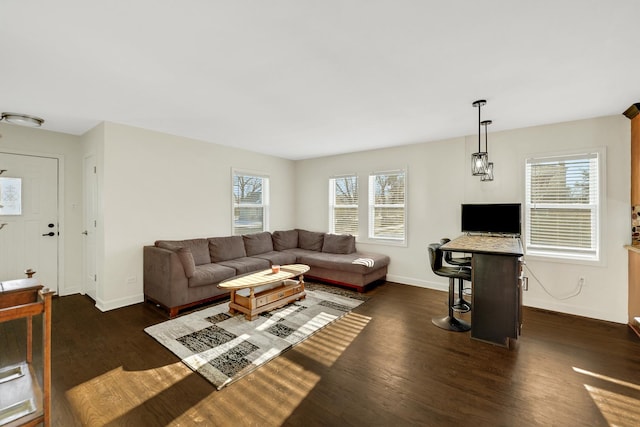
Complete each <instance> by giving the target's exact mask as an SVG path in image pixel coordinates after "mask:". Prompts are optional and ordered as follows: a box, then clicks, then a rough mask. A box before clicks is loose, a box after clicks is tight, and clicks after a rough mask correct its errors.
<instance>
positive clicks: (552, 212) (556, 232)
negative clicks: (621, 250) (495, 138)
mask: <svg viewBox="0 0 640 427" xmlns="http://www.w3.org/2000/svg"><path fill="white" fill-rule="evenodd" d="M599 160H600V156H599V153H585V154H576V155H570V156H560V157H545V158H531V159H527V165H526V203H525V218H526V219H525V230H526V246H527V253H531V254H538V255H547V256H554V257H563V258H578V259H580V258H581V259H589V260H597V259H598V236H599V224H600V218H599V212H600V194H599V188H600V171H599V166H600V165H599Z"/></svg>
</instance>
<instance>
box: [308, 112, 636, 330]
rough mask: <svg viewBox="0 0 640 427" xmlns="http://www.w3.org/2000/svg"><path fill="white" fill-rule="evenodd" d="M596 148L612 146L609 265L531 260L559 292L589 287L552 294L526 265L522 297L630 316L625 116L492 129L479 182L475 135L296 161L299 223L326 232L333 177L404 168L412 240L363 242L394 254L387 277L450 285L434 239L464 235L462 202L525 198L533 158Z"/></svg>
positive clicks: (594, 313) (587, 312)
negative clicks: (436, 265) (488, 174)
mask: <svg viewBox="0 0 640 427" xmlns="http://www.w3.org/2000/svg"><path fill="white" fill-rule="evenodd" d="M598 146H604V147H606V157H607V176H606V183H607V202H606V211H607V214H606V219H605V222H604V227H605V232H604V233H603V236H604V239H603V240H604V241H603V257H604V263H603V265H601V266H593V265H584V264H572V263H558V262H548V261H539V260H535V261H534V260H527V259H526V257H525V260H526V261H527V266H528V268H530V270H531V271H533V273H534V274H535V276H536V277H537V278H538V279H540V282H542V284H544V286H545V287H546V288H547V289H548V290H549V291H551V293H552V294H553V295H554V296H556V297H563V296H566V295H568V294H569V293H571V291H573V290H574V289H575V287H576V285H577V281H578V276H584V277H585V278H586V283H587V285H586V286H585V287H584V288H583V290H582V292H581V293H580V294H579V295H578V296H576V297H574V298H570V299H567V300H559V299H557V298H554V297H552V296H549V295H548V294H546V293H545V292H544V291H543V290H542V288H541V286H540V284H539V283H538V282H536V280H535V279H534V278H533V277H532V275H531V274H530V273H529V272H527V273H528V276H529V277H530V281H529V285H530V286H529V291H528V292H526V293H525V296H524V303H525V305H529V306H535V307H541V308H547V309H551V310H556V311H562V312H566V313H572V314H578V315H583V316H588V317H594V318H598V319H604V320H611V321H616V322H620V323H626V321H627V253H626V250H625V249H624V248H623V245H624V244H627V243H629V241H630V225H629V224H630V217H629V211H630V202H629V194H630V173H631V172H630V160H629V155H630V130H629V123H628V120H627V119H625V118H624V117H623V116H622V115H620V116H611V117H602V118H597V119H592V120H582V121H576V122H569V123H560V124H553V125H547V126H538V127H532V128H527V129H518V130H512V131H505V132H496V133H489V152H490V157H491V159H492V161H493V162H494V163H495V168H496V170H495V177H496V178H495V181H493V182H481V181H480V179H479V178H478V177H473V176H471V166H470V158H471V153H472V152H475V151H477V135H472V136H468V137H466V138H458V139H452V140H447V141H436V142H428V143H423V144H416V145H408V146H403V147H396V148H389V149H382V150H373V151H366V152H359V153H352V154H347V155H340V156H332V157H325V158H318V159H311V160H303V161H299V162H297V163H296V177H297V181H298V187H297V192H296V198H295V199H296V203H297V206H298V209H297V211H298V215H297V218H296V223H297V226H298V227H300V228H307V229H310V230H317V231H320V230H325V231H326V230H327V229H328V178H329V177H330V176H331V175H335V174H345V173H354V172H355V173H358V174H359V176H360V183H361V189H363V188H366V187H364V186H363V184H365V183H366V178H367V176H368V174H369V173H370V172H374V171H378V170H388V169H394V168H400V167H406V168H407V173H408V174H407V178H408V181H407V190H408V202H407V203H408V211H409V214H408V244H407V246H406V247H397V246H385V245H379V244H370V243H363V242H360V243H358V249H359V250H371V251H377V252H382V253H386V254H388V255H389V256H390V257H391V264H390V266H389V274H388V279H389V280H392V281H396V282H399V283H405V284H411V285H417V286H424V287H430V288H436V289H442V290H445V289H446V287H447V284H446V279H443V278H440V277H437V276H435V275H434V274H433V273H432V272H431V269H430V268H429V265H428V257H427V252H426V251H427V244H428V243H431V242H437V241H439V239H440V238H442V237H450V238H453V237H456V236H458V235H459V234H460V205H461V204H462V203H479V202H521V203H522V202H524V164H525V159H526V158H527V157H528V156H529V155H532V154H540V153H549V152H552V151H562V150H570V149H576V148H581V147H589V148H590V147H598ZM361 194H365V193H361ZM361 206H363V205H361ZM365 206H366V201H365ZM361 230H362V227H361ZM363 232H364V231H363Z"/></svg>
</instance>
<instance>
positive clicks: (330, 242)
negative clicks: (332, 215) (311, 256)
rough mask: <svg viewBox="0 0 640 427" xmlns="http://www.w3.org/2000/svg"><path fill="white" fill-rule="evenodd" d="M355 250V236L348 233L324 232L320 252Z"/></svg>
mask: <svg viewBox="0 0 640 427" xmlns="http://www.w3.org/2000/svg"><path fill="white" fill-rule="evenodd" d="M355 251H356V238H355V236H352V235H350V234H325V235H324V240H323V242H322V252H327V253H330V254H352V253H354V252H355Z"/></svg>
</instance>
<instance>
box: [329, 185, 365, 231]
mask: <svg viewBox="0 0 640 427" xmlns="http://www.w3.org/2000/svg"><path fill="white" fill-rule="evenodd" d="M329 217H330V218H329V231H330V232H331V233H334V234H352V235H354V236H357V235H358V177H357V176H356V175H345V176H338V177H334V178H331V179H329Z"/></svg>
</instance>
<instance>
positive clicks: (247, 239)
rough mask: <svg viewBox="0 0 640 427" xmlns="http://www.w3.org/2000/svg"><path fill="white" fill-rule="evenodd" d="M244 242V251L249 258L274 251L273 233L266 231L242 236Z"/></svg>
mask: <svg viewBox="0 0 640 427" xmlns="http://www.w3.org/2000/svg"><path fill="white" fill-rule="evenodd" d="M242 239H243V240H244V250H245V251H246V253H247V256H253V255H258V254H263V253H266V252H271V251H273V242H272V240H271V233H269V232H268V231H265V232H263V233H254V234H245V235H244V236H242Z"/></svg>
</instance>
